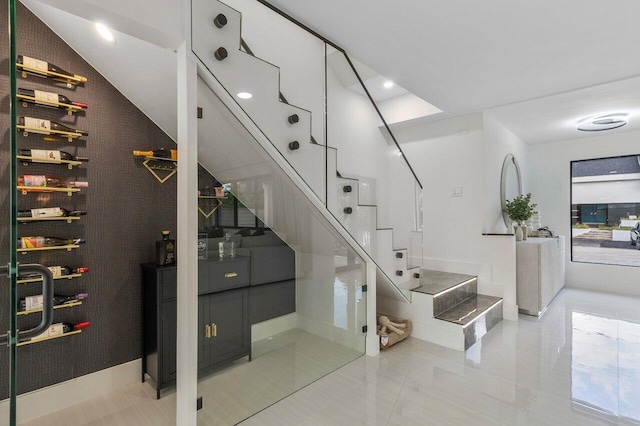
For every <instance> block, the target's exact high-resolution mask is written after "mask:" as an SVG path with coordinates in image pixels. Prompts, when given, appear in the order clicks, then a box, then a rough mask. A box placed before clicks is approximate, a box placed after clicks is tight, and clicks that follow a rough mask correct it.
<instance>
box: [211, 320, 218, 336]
mask: <svg viewBox="0 0 640 426" xmlns="http://www.w3.org/2000/svg"><path fill="white" fill-rule="evenodd" d="M211 329H212V330H213V337H216V336H217V335H218V324H216V323H215V322H212V323H211Z"/></svg>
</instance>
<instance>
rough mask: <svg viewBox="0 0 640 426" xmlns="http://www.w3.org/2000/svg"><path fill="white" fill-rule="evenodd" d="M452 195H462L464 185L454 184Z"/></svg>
mask: <svg viewBox="0 0 640 426" xmlns="http://www.w3.org/2000/svg"><path fill="white" fill-rule="evenodd" d="M451 196H452V197H462V187H461V186H452V187H451Z"/></svg>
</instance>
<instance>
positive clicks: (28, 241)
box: [20, 237, 44, 248]
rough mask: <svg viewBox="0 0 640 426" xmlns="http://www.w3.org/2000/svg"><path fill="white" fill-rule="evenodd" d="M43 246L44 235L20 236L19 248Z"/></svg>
mask: <svg viewBox="0 0 640 426" xmlns="http://www.w3.org/2000/svg"><path fill="white" fill-rule="evenodd" d="M37 247H44V237H21V238H20V248H37Z"/></svg>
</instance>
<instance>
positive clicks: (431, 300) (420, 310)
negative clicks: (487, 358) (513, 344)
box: [412, 269, 502, 350]
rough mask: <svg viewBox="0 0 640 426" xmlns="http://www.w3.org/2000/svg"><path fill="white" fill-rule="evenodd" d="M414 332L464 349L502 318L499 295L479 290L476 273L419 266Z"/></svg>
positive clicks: (414, 298) (413, 292) (413, 304)
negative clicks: (470, 273) (420, 268)
mask: <svg viewBox="0 0 640 426" xmlns="http://www.w3.org/2000/svg"><path fill="white" fill-rule="evenodd" d="M412 294H413V297H412V318H413V330H414V335H415V336H416V337H418V338H420V339H423V340H427V341H429V342H432V343H436V344H439V345H442V346H447V347H450V348H453V349H457V350H467V349H469V348H470V347H471V346H473V345H474V344H475V343H476V342H478V341H479V340H480V339H481V338H482V337H483V336H484V335H485V334H487V333H488V332H489V330H491V329H492V328H493V327H494V326H495V325H496V324H497V323H499V322H500V321H501V320H502V298H500V297H494V296H487V295H484V294H478V277H476V276H473V275H465V274H454V273H449V272H441V271H433V270H427V269H424V270H422V273H421V277H420V286H419V287H417V288H414V289H413V290H412Z"/></svg>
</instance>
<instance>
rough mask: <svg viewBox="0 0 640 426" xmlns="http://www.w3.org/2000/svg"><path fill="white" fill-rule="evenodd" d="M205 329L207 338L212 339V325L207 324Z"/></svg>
mask: <svg viewBox="0 0 640 426" xmlns="http://www.w3.org/2000/svg"><path fill="white" fill-rule="evenodd" d="M204 329H205V336H206V338H207V339H211V326H210V325H209V324H207V325H206V326H205V328H204Z"/></svg>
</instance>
